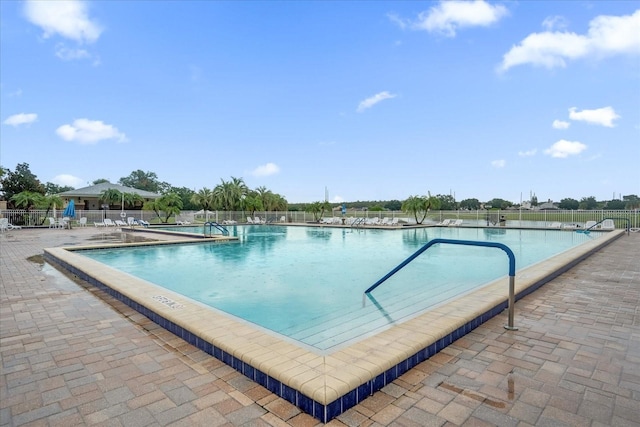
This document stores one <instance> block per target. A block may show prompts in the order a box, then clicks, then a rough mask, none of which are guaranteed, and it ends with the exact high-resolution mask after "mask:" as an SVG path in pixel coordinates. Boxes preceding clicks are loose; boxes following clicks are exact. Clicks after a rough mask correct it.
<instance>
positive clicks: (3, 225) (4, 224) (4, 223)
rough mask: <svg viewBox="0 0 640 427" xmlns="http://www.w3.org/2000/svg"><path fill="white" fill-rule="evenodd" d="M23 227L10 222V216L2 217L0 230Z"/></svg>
mask: <svg viewBox="0 0 640 427" xmlns="http://www.w3.org/2000/svg"><path fill="white" fill-rule="evenodd" d="M20 229H22V227H20V226H19V225H13V224H11V223H10V222H9V218H0V231H2V232H4V231H7V230H20Z"/></svg>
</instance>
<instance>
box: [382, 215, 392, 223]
mask: <svg viewBox="0 0 640 427" xmlns="http://www.w3.org/2000/svg"><path fill="white" fill-rule="evenodd" d="M390 223H391V220H390V219H389V217H386V216H385V217H384V218H382V221H381V222H380V225H389V224H390Z"/></svg>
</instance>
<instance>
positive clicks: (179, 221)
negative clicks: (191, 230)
mask: <svg viewBox="0 0 640 427" xmlns="http://www.w3.org/2000/svg"><path fill="white" fill-rule="evenodd" d="M176 224H178V225H189V224H191V222H189V221H187V220H184V219H179V218H176Z"/></svg>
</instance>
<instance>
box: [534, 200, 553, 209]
mask: <svg viewBox="0 0 640 427" xmlns="http://www.w3.org/2000/svg"><path fill="white" fill-rule="evenodd" d="M537 208H538V210H540V211H549V210H557V209H558V206H557V204H556V203H554V202H552V201H551V200H549V201H548V202H544V203H541V204H539V205H538V206H537Z"/></svg>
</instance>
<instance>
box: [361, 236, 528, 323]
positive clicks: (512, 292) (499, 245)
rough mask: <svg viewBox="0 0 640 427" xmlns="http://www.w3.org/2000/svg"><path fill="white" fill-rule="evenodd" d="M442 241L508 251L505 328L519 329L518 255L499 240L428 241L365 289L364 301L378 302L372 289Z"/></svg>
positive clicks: (443, 241)
mask: <svg viewBox="0 0 640 427" xmlns="http://www.w3.org/2000/svg"><path fill="white" fill-rule="evenodd" d="M440 243H442V244H450V245H465V246H483V247H490V248H498V249H502V250H503V251H505V252H506V253H507V256H508V257H509V307H508V308H509V323H508V324H507V325H505V326H504V327H505V329H508V330H511V331H517V330H518V328H516V327H515V326H513V316H514V310H515V309H514V305H515V302H516V298H515V277H516V256H515V255H514V253H513V251H512V250H511V249H510V248H509V247H508V246H507V245H504V244H502V243H497V242H481V241H475V240H454V239H433V240H431V241H429V242H427V244H426V245H424V246H423V247H421V248H420V249H418V250H417V251H415V252H414V253H413V255H411V256H409V257H408V258H407V259H405V260H404V261H402V262H401V263H400V264H398V266H397V267H396V268H394V269H393V270H391V271H390V272H388V273H387V274H386V275H385V276H384V277H383V278H382V279H380V280H378V281H377V282H376V283H374V284H373V285H371V286H370V287H369V288H368V289H367V290H366V291H364V295H363V297H362V298H363V303H364V297H365V296H368V297H369V299H371V300H372V301H373V302H374V304H376V301H375V299H374V298H373V297H372V296H371V295H369V294H370V293H371V291H373V290H374V289H375V288H377V287H378V286H380V285H381V284H382V283H383V282H385V281H386V280H387V279H388V278H390V277H391V276H393V275H394V274H396V273H397V272H398V271H400V270H402V269H403V268H404V267H406V266H407V264H409V263H410V262H411V261H413V260H414V259H416V258H417V257H418V256H420V255H421V254H422V253H423V252H424V251H426V250H427V249H429V248H430V247H431V246H433V245H437V244H440ZM376 305H377V304H376Z"/></svg>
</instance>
